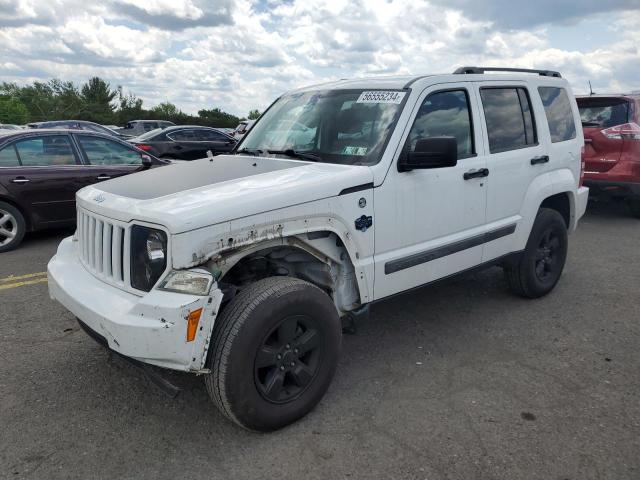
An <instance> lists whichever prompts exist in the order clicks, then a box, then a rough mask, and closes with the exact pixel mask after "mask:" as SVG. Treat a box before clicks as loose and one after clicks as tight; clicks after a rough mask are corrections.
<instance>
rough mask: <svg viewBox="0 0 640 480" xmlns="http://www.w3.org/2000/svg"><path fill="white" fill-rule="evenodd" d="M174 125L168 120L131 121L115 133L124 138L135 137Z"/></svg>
mask: <svg viewBox="0 0 640 480" xmlns="http://www.w3.org/2000/svg"><path fill="white" fill-rule="evenodd" d="M174 125H175V123H173V122H170V121H168V120H131V121H130V122H127V124H126V125H125V126H124V128H120V129H119V130H116V132H118V133H119V134H120V135H124V136H126V137H135V136H137V135H142V134H143V133H146V132H150V131H151V130H155V129H156V128H161V129H162V128H167V127H173V126H174Z"/></svg>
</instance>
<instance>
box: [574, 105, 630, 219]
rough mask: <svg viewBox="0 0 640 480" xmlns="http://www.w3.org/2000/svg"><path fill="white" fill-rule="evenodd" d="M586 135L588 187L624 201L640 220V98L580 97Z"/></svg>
mask: <svg viewBox="0 0 640 480" xmlns="http://www.w3.org/2000/svg"><path fill="white" fill-rule="evenodd" d="M577 101H578V108H579V109H580V117H581V118H582V129H583V131H584V144H585V145H584V153H583V155H582V160H583V161H584V163H585V164H584V184H585V186H587V187H589V188H590V189H591V193H592V194H594V195H606V196H608V197H617V198H624V199H626V200H627V201H628V203H629V207H630V208H631V212H632V213H633V215H634V216H636V217H638V218H640V126H639V125H640V94H632V95H591V96H585V97H577Z"/></svg>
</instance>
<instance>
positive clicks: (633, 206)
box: [627, 198, 640, 218]
mask: <svg viewBox="0 0 640 480" xmlns="http://www.w3.org/2000/svg"><path fill="white" fill-rule="evenodd" d="M627 203H628V204H629V210H630V211H631V215H633V216H634V217H636V218H640V198H631V199H629V201H628V202H627Z"/></svg>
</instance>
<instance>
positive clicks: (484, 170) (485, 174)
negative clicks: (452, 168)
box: [462, 168, 489, 180]
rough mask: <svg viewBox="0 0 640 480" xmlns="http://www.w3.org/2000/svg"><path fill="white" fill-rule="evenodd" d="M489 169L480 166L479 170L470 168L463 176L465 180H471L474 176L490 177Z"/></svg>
mask: <svg viewBox="0 0 640 480" xmlns="http://www.w3.org/2000/svg"><path fill="white" fill-rule="evenodd" d="M488 176H489V169H488V168H479V169H478V170H469V171H468V172H464V175H463V176H462V178H464V179H465V180H471V179H472V178H480V177H488Z"/></svg>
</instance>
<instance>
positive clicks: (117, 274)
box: [77, 208, 129, 288]
mask: <svg viewBox="0 0 640 480" xmlns="http://www.w3.org/2000/svg"><path fill="white" fill-rule="evenodd" d="M77 228H78V230H77V237H78V250H79V254H80V259H81V261H82V263H83V265H84V266H85V268H86V269H87V270H89V271H90V272H91V273H93V274H94V275H95V276H97V277H98V278H100V279H102V280H105V281H106V282H108V283H113V284H116V285H120V286H123V287H126V288H129V261H128V258H129V228H128V225H127V224H126V223H120V222H118V221H115V220H112V219H109V218H105V217H101V216H99V215H96V214H94V213H91V212H89V211H87V210H83V209H80V208H78V225H77Z"/></svg>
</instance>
